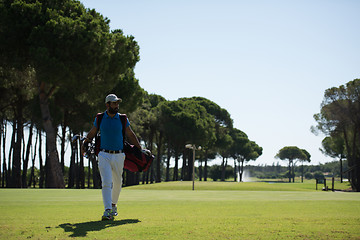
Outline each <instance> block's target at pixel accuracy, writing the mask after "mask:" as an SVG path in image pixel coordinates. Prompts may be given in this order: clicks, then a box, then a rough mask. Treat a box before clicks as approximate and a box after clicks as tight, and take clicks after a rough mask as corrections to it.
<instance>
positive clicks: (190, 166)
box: [187, 151, 195, 181]
mask: <svg viewBox="0 0 360 240" xmlns="http://www.w3.org/2000/svg"><path fill="white" fill-rule="evenodd" d="M188 152H189V151H188ZM194 154H195V152H194V151H191V153H190V152H189V157H188V169H187V172H188V176H189V179H188V180H189V181H192V175H193V167H195V166H194V165H195V159H193V157H194ZM194 179H195V176H194Z"/></svg>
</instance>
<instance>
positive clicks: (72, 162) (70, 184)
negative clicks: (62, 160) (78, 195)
mask: <svg viewBox="0 0 360 240" xmlns="http://www.w3.org/2000/svg"><path fill="white" fill-rule="evenodd" d="M70 144H71V156H70V167H69V180H68V188H73V187H74V185H75V158H76V149H75V148H76V143H74V142H71V143H70Z"/></svg>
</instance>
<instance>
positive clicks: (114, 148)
mask: <svg viewBox="0 0 360 240" xmlns="http://www.w3.org/2000/svg"><path fill="white" fill-rule="evenodd" d="M121 101H122V100H121V99H120V98H118V97H117V96H116V95H115V94H109V95H108V96H106V98H105V104H106V111H105V112H104V116H103V118H102V120H101V123H100V126H97V123H96V118H95V121H94V126H93V127H92V128H91V130H90V131H89V133H88V134H87V136H86V138H85V140H84V142H83V145H82V149H81V150H82V152H84V147H83V146H84V144H85V143H87V142H91V141H92V139H93V138H94V137H95V135H96V134H97V132H98V129H99V130H100V133H101V137H100V139H101V144H100V149H101V150H100V152H99V155H98V161H99V163H98V164H99V171H100V175H101V181H102V197H103V202H104V208H105V211H104V214H103V216H102V220H103V221H104V220H113V219H114V216H117V215H118V212H117V205H116V204H117V202H118V200H119V196H120V191H121V187H122V174H123V168H124V161H125V154H124V152H123V145H124V144H123V135H122V123H121V120H120V115H119V113H118V111H119V102H121ZM125 135H126V136H127V138H128V140H129V142H130V143H131V144H133V145H135V146H136V147H138V148H139V149H140V150H141V146H140V143H139V141H138V139H137V137H136V135H135V134H134V132H133V131H132V129H131V127H130V123H129V121H127V123H126V129H125Z"/></svg>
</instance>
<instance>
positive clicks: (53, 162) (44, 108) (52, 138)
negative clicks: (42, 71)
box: [39, 83, 65, 188]
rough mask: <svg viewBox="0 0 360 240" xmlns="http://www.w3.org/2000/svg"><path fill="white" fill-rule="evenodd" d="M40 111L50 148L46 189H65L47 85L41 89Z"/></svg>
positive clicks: (42, 84)
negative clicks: (46, 89)
mask: <svg viewBox="0 0 360 240" xmlns="http://www.w3.org/2000/svg"><path fill="white" fill-rule="evenodd" d="M39 98H40V109H41V114H42V119H43V126H44V129H45V132H46V140H47V141H46V144H47V147H48V151H49V152H48V154H49V155H48V156H49V157H48V162H47V163H46V164H47V172H46V179H47V181H46V187H48V188H64V187H65V183H64V175H63V172H62V170H61V165H60V162H59V155H58V151H57V149H56V131H55V128H54V126H53V124H52V121H51V115H50V109H49V103H48V97H47V94H46V93H45V83H41V84H40V87H39Z"/></svg>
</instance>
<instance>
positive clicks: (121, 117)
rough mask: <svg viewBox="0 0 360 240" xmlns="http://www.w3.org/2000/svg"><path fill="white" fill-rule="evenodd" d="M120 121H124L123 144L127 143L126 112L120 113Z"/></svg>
mask: <svg viewBox="0 0 360 240" xmlns="http://www.w3.org/2000/svg"><path fill="white" fill-rule="evenodd" d="M120 121H121V123H122V135H123V144H125V128H126V123H127V116H126V114H120Z"/></svg>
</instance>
